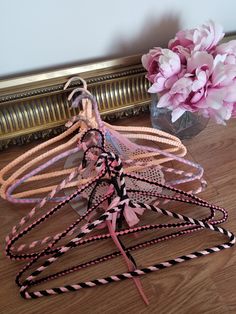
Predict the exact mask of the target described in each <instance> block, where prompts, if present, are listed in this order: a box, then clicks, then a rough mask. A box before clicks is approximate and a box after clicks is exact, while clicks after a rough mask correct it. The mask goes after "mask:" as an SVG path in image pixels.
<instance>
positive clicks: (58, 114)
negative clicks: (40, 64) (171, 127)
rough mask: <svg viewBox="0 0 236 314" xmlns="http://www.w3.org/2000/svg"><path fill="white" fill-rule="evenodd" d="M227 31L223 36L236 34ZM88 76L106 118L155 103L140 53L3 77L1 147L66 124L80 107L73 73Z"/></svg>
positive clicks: (0, 82) (0, 84) (0, 90)
mask: <svg viewBox="0 0 236 314" xmlns="http://www.w3.org/2000/svg"><path fill="white" fill-rule="evenodd" d="M235 38H236V36H235V34H234V33H232V34H228V35H227V36H226V37H225V39H224V41H229V40H231V39H235ZM75 75H79V76H81V77H82V78H84V79H85V80H86V81H87V83H88V87H89V90H90V91H91V93H92V94H93V95H94V96H95V97H96V99H97V102H98V106H99V110H100V113H101V115H102V116H104V117H105V118H107V119H111V118H119V117H121V116H132V115H135V114H138V113H139V112H140V111H146V110H148V108H149V104H150V94H148V92H147V90H148V87H149V82H148V81H147V80H146V78H145V69H144V68H143V67H142V65H141V55H134V56H129V57H124V58H117V59H113V60H107V61H102V62H96V63H90V64H85V65H75V66H71V67H67V68H62V69H55V70H53V71H47V72H41V73H38V74H31V75H23V76H19V77H13V78H6V79H2V80H0V149H4V148H6V147H8V146H9V145H11V144H23V143H25V142H29V141H31V140H33V139H37V138H44V137H49V136H51V135H52V134H57V133H59V132H62V131H63V130H64V128H65V127H64V125H65V122H66V121H67V120H68V119H69V118H70V117H72V116H74V115H75V114H76V113H78V111H77V109H70V108H69V103H68V100H67V95H68V92H69V91H70V90H71V89H72V88H74V87H76V86H79V82H78V81H74V82H73V83H72V84H71V86H70V88H68V90H66V91H64V90H63V86H64V84H65V82H66V81H67V80H68V79H69V78H70V77H72V76H75Z"/></svg>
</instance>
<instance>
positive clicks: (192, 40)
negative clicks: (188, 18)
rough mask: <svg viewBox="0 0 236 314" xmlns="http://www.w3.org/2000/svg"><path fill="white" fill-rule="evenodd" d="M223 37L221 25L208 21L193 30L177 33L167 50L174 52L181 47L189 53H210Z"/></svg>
mask: <svg viewBox="0 0 236 314" xmlns="http://www.w3.org/2000/svg"><path fill="white" fill-rule="evenodd" d="M223 37H224V33H223V28H222V26H221V25H219V24H217V23H214V22H213V21H208V22H207V23H205V24H203V25H201V26H199V27H197V28H193V29H187V30H183V31H179V32H178V33H177V34H176V36H175V38H174V39H172V40H170V41H169V45H168V47H169V49H172V50H175V49H176V47H178V46H182V47H184V48H187V49H188V50H189V51H202V50H206V51H210V50H211V49H213V48H214V47H215V46H216V45H217V44H218V42H219V41H220V40H221V39H222V38H223Z"/></svg>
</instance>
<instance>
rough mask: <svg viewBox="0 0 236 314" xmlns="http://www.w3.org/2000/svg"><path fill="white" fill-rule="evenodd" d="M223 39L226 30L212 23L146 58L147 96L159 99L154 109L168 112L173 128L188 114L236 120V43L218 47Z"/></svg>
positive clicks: (184, 33) (182, 33)
mask: <svg viewBox="0 0 236 314" xmlns="http://www.w3.org/2000/svg"><path fill="white" fill-rule="evenodd" d="M223 37H224V33H223V29H222V27H221V26H220V25H218V24H216V23H214V22H213V21H209V22H207V23H205V24H203V25H201V26H199V27H197V28H194V29H189V30H183V31H179V32H178V33H177V34H176V36H175V38H174V39H171V40H170V41H169V44H168V48H166V49H163V48H160V47H155V48H153V49H151V50H150V51H149V52H148V53H147V54H145V55H143V56H142V64H143V66H144V68H145V69H146V70H147V75H146V77H147V79H148V80H149V81H150V82H151V84H152V85H151V87H150V88H149V90H148V91H149V92H150V93H152V94H154V95H158V96H159V100H158V101H156V103H155V108H156V110H158V108H165V110H166V109H167V110H168V111H169V112H170V116H171V121H170V122H171V123H173V124H174V123H176V122H178V121H180V119H181V117H183V115H186V113H191V114H195V116H198V117H199V116H202V117H203V118H206V119H209V118H213V119H214V120H215V121H216V122H217V123H220V124H225V122H226V121H227V120H228V119H230V118H231V117H235V116H236V40H232V41H229V42H227V43H222V44H218V43H219V41H220V40H221V39H222V38H223ZM172 133H173V132H172Z"/></svg>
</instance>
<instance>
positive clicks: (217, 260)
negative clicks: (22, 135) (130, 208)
mask: <svg viewBox="0 0 236 314" xmlns="http://www.w3.org/2000/svg"><path fill="white" fill-rule="evenodd" d="M119 124H121V125H140V126H149V125H150V122H149V116H148V115H142V116H139V117H136V118H129V119H124V120H121V121H119ZM185 144H186V146H187V148H188V158H189V159H192V160H194V161H196V162H198V163H200V164H202V166H203V167H204V168H205V178H206V179H207V181H208V187H207V189H206V191H204V192H203V193H202V194H201V197H203V198H205V199H207V200H208V201H210V202H212V203H216V204H219V205H221V206H224V207H225V208H227V209H228V211H229V220H228V221H227V222H226V223H225V224H224V226H225V227H227V228H229V229H230V230H231V231H233V232H235V233H236V211H235V199H236V197H235V189H236V158H235V156H236V124H235V121H233V120H232V121H230V122H229V123H228V125H227V127H223V126H218V125H215V124H213V123H209V125H208V126H207V128H206V129H205V130H204V131H203V132H202V133H201V134H199V135H198V136H196V137H195V138H194V139H191V140H188V141H185ZM33 145H36V143H34V144H27V145H25V146H22V147H12V148H10V149H8V150H7V151H4V152H1V157H0V168H1V167H3V166H5V165H6V164H7V163H8V162H10V161H11V160H12V159H14V158H15V157H16V156H18V155H20V154H22V153H23V152H25V151H26V150H27V149H29V148H30V147H32V146H33ZM0 208H1V211H0V217H1V229H0V240H1V248H2V249H1V252H2V253H3V248H4V239H5V236H6V234H7V233H8V232H9V231H10V229H11V227H12V226H13V225H14V224H15V223H16V222H17V221H18V220H19V219H20V217H21V216H23V215H24V214H25V213H26V212H27V211H28V210H29V209H30V208H31V206H30V205H23V206H22V205H13V204H10V203H8V202H6V201H4V200H0ZM191 210H192V212H193V213H194V208H192V209H191ZM60 215H61V216H63V223H65V224H66V223H67V222H70V221H72V220H73V219H74V218H75V217H76V215H75V213H74V212H73V211H72V210H69V209H68V210H65V211H62V212H61V213H60ZM60 215H59V216H58V218H57V224H56V223H55V222H54V223H51V224H50V225H49V227H47V228H46V227H45V228H46V229H45V230H44V232H54V231H56V230H57V228H58V226H59V227H61V226H62V225H60V221H61V218H60V217H61V216H60ZM147 219H148V218H147ZM150 219H151V218H150ZM152 219H153V216H152ZM55 221H56V220H55ZM152 236H153V232H152V233H150V234H145V235H143V237H145V238H146V237H149V238H151V237H152ZM136 240H137V239H135V238H132V239H127V238H125V239H124V242H125V243H127V244H128V243H129V242H130V241H131V242H132V241H136ZM224 240H225V239H224V238H223V237H221V236H218V235H217V234H215V233H210V232H205V231H202V232H199V233H198V234H194V235H191V236H190V237H189V238H182V239H181V240H180V239H176V240H171V241H169V242H168V243H162V244H160V245H158V246H152V247H150V248H147V249H145V250H141V251H137V252H135V253H134V254H133V255H134V257H135V259H136V261H137V263H138V265H139V266H145V265H150V264H152V263H155V262H158V261H163V260H164V259H165V258H168V257H176V256H178V254H182V253H183V254H185V253H189V252H191V251H194V250H196V249H201V248H205V247H208V246H209V245H212V244H218V243H221V242H223V241H224ZM139 241H140V237H139ZM94 248H95V249H94ZM112 249H114V247H113V244H112V243H111V242H109V241H106V242H104V243H99V244H96V246H95V245H89V246H87V247H85V248H83V249H80V250H74V251H73V252H72V253H71V254H69V255H68V256H66V257H65V258H63V259H62V260H60V262H58V263H57V264H56V265H55V266H54V268H53V270H54V271H55V270H56V269H61V268H62V267H68V266H69V265H74V264H76V263H79V262H80V261H82V260H86V259H88V258H91V257H92V256H98V255H100V253H104V252H111V251H112ZM22 265H24V262H14V261H10V260H8V259H7V258H6V257H5V256H4V254H2V255H1V265H0V269H1V285H0V291H1V294H0V313H4V314H5V313H6V314H16V313H20V314H31V313H40V312H41V313H50V314H54V313H58V314H60V313H70V314H74V313H140V314H141V313H159V314H162V313H163V314H166V313H168V314H169V313H170V314H171V313H175V314H176V313H180V314H184V313H194V314H195V313H196V314H197V313H214V314H215V313H220V314H221V313H224V314H225V313H236V292H235V291H236V249H235V247H234V248H232V249H230V250H226V251H223V252H220V253H216V254H214V255H211V256H207V257H204V258H200V259H197V260H193V261H190V262H186V263H183V264H181V265H178V266H175V267H172V268H170V269H166V270H163V271H159V272H156V273H152V274H150V275H147V276H145V277H142V278H141V280H142V283H143V286H144V289H145V292H146V294H147V295H148V298H149V301H150V305H149V306H148V307H147V306H145V305H144V303H143V302H142V300H141V299H140V298H139V296H138V294H137V291H136V289H134V285H133V283H132V281H131V280H128V281H125V282H120V283H114V284H110V285H106V286H102V287H96V288H92V289H87V290H86V289H83V290H81V291H79V292H75V293H68V294H64V295H61V296H55V297H54V296H53V297H48V298H42V299H37V300H30V301H26V300H23V299H22V298H21V297H20V296H19V293H18V288H17V287H16V285H15V282H14V279H15V274H16V272H17V271H18V270H19V269H20V268H21V266H22ZM119 271H126V268H125V266H124V264H123V261H122V260H121V259H120V258H118V259H116V260H114V261H110V262H109V263H105V264H101V265H99V266H96V267H94V268H92V267H91V268H88V269H87V270H84V271H83V272H81V273H79V274H78V273H77V274H72V275H70V276H68V277H66V278H60V279H58V280H56V281H55V282H52V283H50V284H51V286H55V285H57V284H66V283H76V282H79V281H80V280H81V279H82V280H83V279H86V278H87V279H93V278H97V277H98V276H103V275H110V274H113V273H118V272H119ZM45 286H47V287H49V283H47V284H45ZM51 286H50V287H51ZM42 287H43V285H42Z"/></svg>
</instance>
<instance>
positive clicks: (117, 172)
mask: <svg viewBox="0 0 236 314" xmlns="http://www.w3.org/2000/svg"><path fill="white" fill-rule="evenodd" d="M108 155H109V156H111V157H112V158H113V160H114V158H116V161H118V163H117V165H116V166H115V167H113V169H112V170H111V169H110V170H109V171H110V173H111V175H112V177H113V178H116V180H117V182H119V187H120V192H121V195H122V197H121V198H120V203H119V205H118V206H116V207H113V208H110V209H109V210H107V211H106V212H105V213H104V214H102V215H101V216H100V217H99V218H98V219H96V220H95V221H93V222H91V223H88V224H87V225H85V226H84V227H83V231H82V232H80V233H79V234H78V235H77V236H76V237H75V238H73V239H72V240H71V241H69V242H68V243H67V244H66V245H64V246H62V247H61V248H59V249H58V251H57V252H56V253H55V254H54V255H53V256H52V257H50V258H48V259H47V260H46V261H45V262H44V263H43V264H42V265H41V266H40V267H38V268H37V269H36V270H35V271H33V272H32V273H31V275H30V276H28V277H27V278H26V279H25V280H24V282H23V283H20V277H21V276H22V275H23V274H24V272H25V271H26V270H27V269H28V268H29V267H30V266H32V265H33V264H34V263H35V262H36V261H37V260H38V259H39V258H40V257H41V256H42V255H44V254H45V252H41V253H40V254H38V255H37V256H36V257H34V258H33V259H32V260H31V261H30V262H29V263H28V264H27V265H26V266H25V268H24V269H23V270H22V271H21V272H20V273H19V275H18V276H17V282H18V284H19V285H20V293H21V295H22V297H24V298H26V299H31V298H39V297H42V296H48V295H54V294H61V293H65V292H69V291H76V290H79V289H82V288H88V287H93V286H96V285H102V284H107V283H110V282H114V281H120V280H124V279H130V278H134V277H137V276H141V275H144V274H147V273H150V272H153V271H157V270H161V269H163V268H167V267H171V266H174V265H176V264H178V263H182V262H184V261H187V260H190V259H193V258H197V257H201V256H204V255H208V254H212V253H214V252H218V251H221V250H224V249H227V248H230V247H231V246H233V245H234V243H235V237H234V235H233V234H232V233H231V232H230V231H227V230H225V229H223V228H222V227H217V226H215V225H214V222H212V223H209V222H206V221H203V220H198V219H195V218H191V217H187V216H184V215H181V214H178V213H175V212H173V211H169V210H165V209H162V208H159V207H156V206H153V205H148V204H144V203H141V202H134V201H132V200H131V199H129V198H128V196H127V193H126V186H125V174H124V173H123V168H122V164H121V161H120V159H119V158H118V157H117V156H114V154H112V153H110V154H107V153H102V154H101V155H100V156H99V158H98V161H97V167H98V169H100V170H101V171H102V170H104V167H102V166H105V167H107V166H108V167H111V166H112V162H110V164H108V163H107V160H108V159H109V156H108ZM112 158H111V159H112ZM104 160H106V162H105V163H104ZM110 161H111V160H110ZM131 177H132V178H136V179H137V180H143V181H144V182H150V180H148V179H143V178H142V179H140V178H138V177H137V176H133V175H131ZM156 184H158V183H156ZM163 187H165V186H163ZM167 188H168V189H170V190H172V191H175V192H177V193H179V194H182V195H185V196H186V198H184V199H183V198H180V197H178V196H174V197H173V196H167V195H163V194H161V195H159V197H162V198H167V199H168V198H169V199H174V200H178V201H181V202H185V203H190V204H196V205H200V206H203V207H208V208H210V209H214V210H220V211H221V212H222V213H223V215H224V216H225V217H227V214H226V211H225V210H224V209H222V208H220V207H218V206H214V205H211V204H209V203H207V202H206V201H203V200H201V199H200V198H198V197H196V196H193V195H190V194H188V193H186V192H184V191H180V190H178V189H175V188H171V187H167ZM132 192H133V193H135V192H137V193H145V194H146V195H150V196H151V195H154V194H155V193H151V192H140V191H135V190H133V191H132ZM70 199H71V198H68V201H69V200H70ZM65 203H66V201H65V202H63V203H62V204H63V205H65ZM125 204H128V205H129V206H130V207H141V208H144V209H147V210H152V211H155V212H157V213H159V214H162V215H165V216H169V217H172V218H176V219H180V220H182V221H184V222H185V223H187V224H188V225H190V226H191V225H192V227H196V228H198V229H204V228H205V229H210V230H212V231H216V232H219V233H221V234H224V235H226V236H227V237H228V238H229V241H228V242H226V243H223V244H220V245H216V246H214V247H211V248H207V249H204V250H201V251H197V252H192V253H190V254H187V255H183V256H180V257H177V258H175V259H171V260H167V261H165V262H162V263H158V264H155V265H152V266H148V267H145V268H142V269H135V270H134V271H130V272H125V273H123V274H118V275H112V276H108V277H105V278H100V279H95V280H91V281H86V282H80V283H78V284H74V285H66V286H63V287H56V288H50V289H45V290H41V291H35V292H28V291H27V290H28V288H30V287H31V286H35V285H36V284H38V283H40V282H42V281H44V280H49V279H52V278H55V276H60V275H64V274H66V273H68V272H70V270H65V271H64V272H63V271H62V272H60V274H56V275H55V274H54V275H52V276H51V277H49V276H48V277H46V278H42V279H39V280H38V281H37V277H38V276H39V275H40V274H41V273H42V272H43V271H44V270H45V269H46V268H48V267H49V266H50V265H51V264H53V263H54V262H55V261H56V260H57V259H58V258H60V257H61V256H62V255H64V254H65V253H66V252H68V251H69V250H70V249H72V248H74V247H76V246H77V245H79V244H80V243H81V240H82V239H83V238H84V237H85V236H86V235H87V234H89V233H90V232H91V231H92V230H94V229H95V228H96V227H97V226H99V225H100V224H102V223H103V222H104V221H106V220H110V219H111V217H112V215H113V214H114V213H120V212H121V211H122V210H123V209H124V206H125ZM63 205H62V206H63ZM225 217H224V218H222V219H221V221H224V219H225ZM159 226H160V227H164V226H162V225H161V224H160V225H159ZM190 230H191V228H189V230H183V231H182V233H183V234H184V233H188V232H189V231H190ZM179 235H180V234H179V233H176V236H179ZM171 236H172V235H171ZM62 237H63V236H62V235H60V236H59V237H58V239H56V240H55V241H54V243H53V244H52V245H51V246H53V245H54V244H55V243H56V242H58V241H59V240H60V239H61V238H62ZM166 237H167V238H168V236H166ZM156 241H158V240H156ZM159 241H161V240H160V239H159ZM146 244H147V243H145V244H143V245H146ZM129 250H132V248H129ZM46 251H47V249H46ZM117 254H118V253H113V256H114V255H117ZM102 258H103V259H105V260H106V259H108V258H110V257H106V256H105V257H102ZM90 263H95V264H96V263H97V261H96V260H95V261H92V262H90ZM80 267H83V266H81V265H80ZM73 271H74V270H73ZM53 276H54V277H53Z"/></svg>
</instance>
